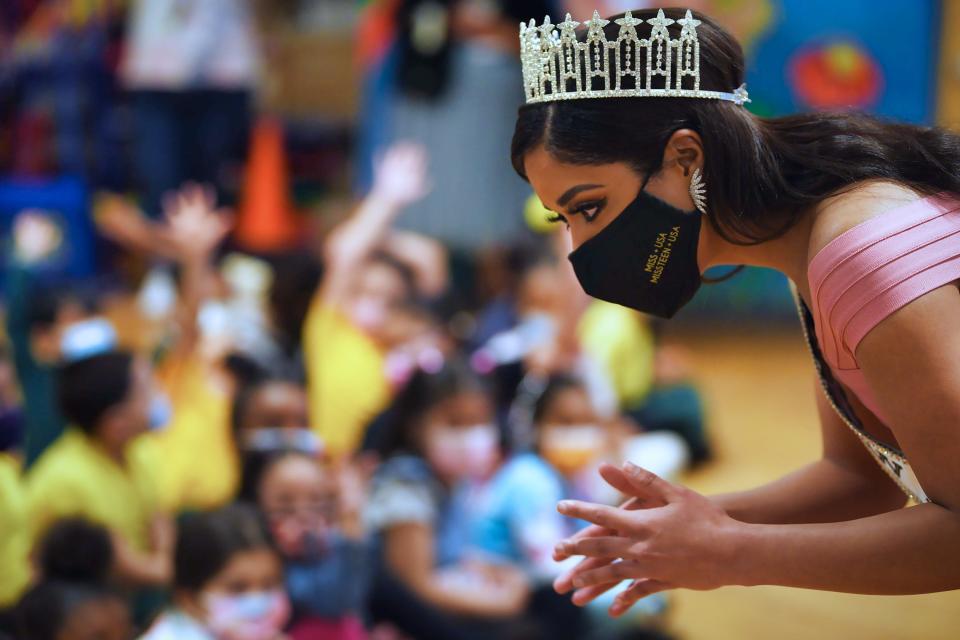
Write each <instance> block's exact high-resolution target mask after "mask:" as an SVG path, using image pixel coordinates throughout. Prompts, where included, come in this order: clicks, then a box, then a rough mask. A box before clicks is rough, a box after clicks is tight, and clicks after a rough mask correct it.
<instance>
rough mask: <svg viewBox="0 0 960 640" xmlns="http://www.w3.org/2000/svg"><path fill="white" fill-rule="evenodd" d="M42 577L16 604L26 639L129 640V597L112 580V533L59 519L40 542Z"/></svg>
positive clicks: (83, 521) (24, 638) (80, 520)
mask: <svg viewBox="0 0 960 640" xmlns="http://www.w3.org/2000/svg"><path fill="white" fill-rule="evenodd" d="M38 556H39V565H40V566H39V569H40V575H41V580H40V582H39V583H38V584H37V585H36V586H34V587H33V588H32V589H30V590H29V591H28V592H27V593H26V595H24V597H23V599H22V600H21V601H20V604H19V605H18V607H17V621H18V627H19V633H18V635H17V636H16V637H17V638H22V639H23V640H94V639H97V640H130V638H132V637H133V624H132V623H131V617H130V610H129V608H128V606H127V603H126V602H125V601H124V600H123V598H121V597H120V595H119V594H118V593H117V592H116V591H114V590H112V589H111V588H110V587H109V586H108V584H107V578H108V575H109V573H110V570H111V567H112V565H113V562H114V556H113V547H112V545H111V542H110V534H109V533H108V532H107V530H106V529H104V528H103V527H100V526H97V525H93V524H90V523H89V522H86V521H85V520H82V519H66V520H61V521H59V522H57V523H56V524H54V525H53V526H52V527H50V529H49V530H48V531H47V534H46V535H45V536H44V538H43V540H42V541H41V543H40V545H39V554H38Z"/></svg>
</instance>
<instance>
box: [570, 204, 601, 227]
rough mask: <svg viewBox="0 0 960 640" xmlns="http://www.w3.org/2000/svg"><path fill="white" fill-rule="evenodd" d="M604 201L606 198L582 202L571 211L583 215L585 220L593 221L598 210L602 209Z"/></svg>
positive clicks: (598, 213)
mask: <svg viewBox="0 0 960 640" xmlns="http://www.w3.org/2000/svg"><path fill="white" fill-rule="evenodd" d="M605 203H606V200H597V201H594V202H584V203H583V204H582V205H580V206H578V207H577V208H576V209H574V210H573V211H572V212H571V213H574V214H578V215H581V216H583V219H584V220H586V221H587V222H593V221H594V220H595V219H596V217H597V216H598V215H600V212H601V211H603V205H604V204H605Z"/></svg>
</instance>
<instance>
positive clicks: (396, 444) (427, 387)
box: [376, 360, 489, 458]
mask: <svg viewBox="0 0 960 640" xmlns="http://www.w3.org/2000/svg"><path fill="white" fill-rule="evenodd" d="M466 392H479V393H484V394H487V393H488V392H489V388H488V386H487V384H486V382H485V381H484V380H483V379H481V378H480V376H478V375H477V374H476V373H474V371H473V370H472V369H471V368H470V367H469V366H468V365H467V364H466V363H465V362H463V361H461V360H453V361H448V362H446V363H445V364H444V366H443V368H442V369H440V370H439V371H437V372H435V373H428V372H426V371H423V370H422V369H421V370H418V371H417V372H416V373H415V374H413V377H411V378H410V380H409V382H407V385H406V386H405V387H404V389H403V391H401V392H400V394H399V395H398V396H397V399H396V400H395V401H394V404H393V408H392V410H391V416H390V419H389V422H388V425H387V427H386V432H385V434H384V435H383V437H382V438H381V439H380V441H379V442H378V443H377V444H376V449H377V453H379V454H380V456H382V457H384V458H386V457H387V456H390V455H392V454H395V453H399V452H403V451H407V452H413V453H416V452H417V450H418V445H417V443H416V431H417V428H418V427H419V426H420V421H421V420H422V419H423V416H424V414H426V413H427V411H429V410H430V409H431V408H432V407H434V406H436V405H437V404H439V403H441V402H443V401H444V400H448V399H449V398H452V397H454V396H457V395H459V394H461V393H466Z"/></svg>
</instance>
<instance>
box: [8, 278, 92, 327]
mask: <svg viewBox="0 0 960 640" xmlns="http://www.w3.org/2000/svg"><path fill="white" fill-rule="evenodd" d="M90 288H91V287H90V286H89V285H85V284H83V283H69V284H66V283H62V282H61V283H48V284H41V285H39V286H38V287H37V288H35V289H33V290H32V291H31V292H30V293H29V297H28V299H27V309H26V321H27V328H28V329H30V330H34V329H50V328H51V327H53V325H54V324H55V323H56V322H57V316H58V315H59V314H60V310H61V309H62V308H63V307H64V306H65V305H67V304H76V305H77V306H79V307H80V308H81V309H83V311H84V312H85V313H87V314H91V315H92V314H94V313H97V311H98V310H99V309H100V303H99V300H98V299H97V296H96V295H95V294H94V293H93V292H92V291H91V290H90Z"/></svg>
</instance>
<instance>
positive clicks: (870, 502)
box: [711, 381, 906, 524]
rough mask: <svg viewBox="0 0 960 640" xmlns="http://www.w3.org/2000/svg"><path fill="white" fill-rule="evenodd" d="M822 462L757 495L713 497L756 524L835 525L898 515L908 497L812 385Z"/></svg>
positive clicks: (760, 489) (736, 516) (754, 491)
mask: <svg viewBox="0 0 960 640" xmlns="http://www.w3.org/2000/svg"><path fill="white" fill-rule="evenodd" d="M816 387H817V388H816V391H815V394H816V400H817V413H818V414H819V416H820V431H821V436H822V442H823V457H822V458H821V459H820V460H817V461H816V462H814V463H812V464H809V465H807V466H805V467H803V468H801V469H798V470H797V471H794V472H793V473H791V474H789V475H787V476H784V477H783V478H781V479H779V480H776V481H774V482H771V483H770V484H766V485H764V486H762V487H758V488H756V489H751V490H749V491H742V492H737V493H728V494H723V495H718V496H712V497H711V499H712V500H713V501H714V502H716V503H717V504H718V505H720V507H722V508H723V509H724V510H725V511H726V512H727V513H728V514H730V516H731V517H733V518H734V519H736V520H740V521H741V522H751V523H756V524H799V523H812V522H839V521H842V520H853V519H856V518H862V517H866V516H871V515H876V514H879V513H885V512H887V511H892V510H894V509H899V508H900V507H902V506H903V505H904V504H905V503H906V496H905V495H904V493H903V492H902V491H901V490H900V488H899V487H897V486H896V484H894V483H893V482H892V481H891V480H890V478H889V477H888V476H887V475H886V473H884V471H883V470H882V469H881V468H880V466H879V465H878V464H877V463H876V461H875V460H874V459H873V457H872V456H871V455H870V454H869V453H868V452H867V450H866V448H865V447H864V446H863V444H862V443H861V442H860V439H859V438H858V437H857V436H856V435H855V434H854V433H853V432H852V431H851V430H850V428H849V427H848V426H847V425H846V424H844V423H843V421H842V420H841V419H840V417H839V416H838V415H837V413H836V412H835V411H834V410H833V407H831V406H830V404H829V402H828V400H827V398H826V396H825V395H824V393H823V391H822V390H821V389H820V384H819V381H817V383H816Z"/></svg>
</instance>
